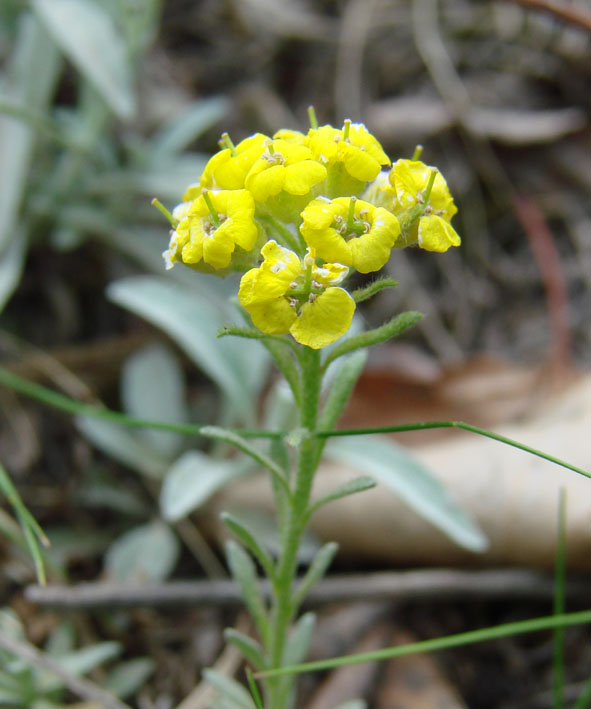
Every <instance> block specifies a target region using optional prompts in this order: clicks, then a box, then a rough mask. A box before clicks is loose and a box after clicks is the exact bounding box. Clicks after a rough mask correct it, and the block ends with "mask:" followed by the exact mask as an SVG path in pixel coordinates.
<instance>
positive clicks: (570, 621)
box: [255, 610, 591, 678]
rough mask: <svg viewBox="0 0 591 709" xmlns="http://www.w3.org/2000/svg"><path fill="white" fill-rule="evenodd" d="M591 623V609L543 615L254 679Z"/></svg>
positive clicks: (276, 671)
mask: <svg viewBox="0 0 591 709" xmlns="http://www.w3.org/2000/svg"><path fill="white" fill-rule="evenodd" d="M587 623H591V610H586V611H579V612H577V613H565V614H562V615H551V616H544V617H542V618H531V619H530V620H520V621H516V622H513V623H503V624H502V625H493V626H491V627H489V628H482V629H481V630H470V631H468V632H466V633H458V634H456V635H448V636H447V637H445V638H434V639H432V640H421V641H419V642H416V643H410V644H409V645H400V646H397V647H388V648H384V649H382V650H375V651H373V652H363V653H360V654H356V655H345V656H344V657H335V658H332V659H329V660H319V661H316V662H304V663H301V664H299V665H292V666H291V667H282V668H278V669H274V670H264V671H263V672H257V673H256V674H255V677H257V678H261V677H278V676H280V675H289V674H301V673H303V672H320V671H323V670H332V669H334V668H336V667H346V666H348V665H358V664H359V663H361V662H375V661H381V660H390V659H392V658H394V657H403V656H405V655H415V654H417V653H420V652H434V651H436V650H449V649H450V648H453V647H461V646H464V645H474V644H475V643H482V642H486V641H488V640H498V639H500V638H508V637H512V636H514V635H523V634H525V633H536V632H539V631H542V630H554V629H555V628H565V627H570V626H573V625H583V624H587Z"/></svg>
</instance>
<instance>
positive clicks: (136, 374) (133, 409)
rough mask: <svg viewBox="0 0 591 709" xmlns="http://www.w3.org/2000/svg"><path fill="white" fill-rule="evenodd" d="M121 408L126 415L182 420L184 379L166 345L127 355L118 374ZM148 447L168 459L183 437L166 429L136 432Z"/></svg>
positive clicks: (150, 347)
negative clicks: (119, 376)
mask: <svg viewBox="0 0 591 709" xmlns="http://www.w3.org/2000/svg"><path fill="white" fill-rule="evenodd" d="M121 398H122V403H123V408H124V410H125V411H126V413H128V414H129V415H130V416H136V417H138V418H139V417H144V418H154V419H158V420H160V421H168V422H170V423H177V424H181V423H186V422H187V420H188V418H189V414H188V411H187V406H186V402H185V378H184V375H183V371H182V369H181V367H180V365H179V362H178V360H177V358H176V357H175V356H174V355H173V353H172V352H171V351H170V349H169V348H168V347H164V346H162V345H149V346H148V347H144V348H142V349H140V350H138V351H137V352H135V353H134V354H133V355H131V357H128V358H127V360H126V361H125V364H124V366H123V370H122V373H121ZM138 435H139V436H140V437H141V438H143V439H144V440H146V441H147V442H148V443H149V444H150V446H151V447H153V448H155V449H156V450H157V451H159V452H160V453H161V454H162V455H163V456H165V457H166V458H169V457H170V456H171V455H173V454H174V453H175V451H177V450H178V448H179V446H180V445H181V443H182V441H183V438H182V436H179V435H178V434H175V433H172V432H169V431H150V430H146V431H139V432H138Z"/></svg>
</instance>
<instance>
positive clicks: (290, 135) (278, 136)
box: [273, 128, 306, 145]
mask: <svg viewBox="0 0 591 709" xmlns="http://www.w3.org/2000/svg"><path fill="white" fill-rule="evenodd" d="M273 140H286V141H287V142H288V143H298V145H305V144H306V135H305V133H300V131H299V130H290V129H289V128H281V130H278V131H277V132H276V133H273Z"/></svg>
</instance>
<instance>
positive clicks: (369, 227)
mask: <svg viewBox="0 0 591 709" xmlns="http://www.w3.org/2000/svg"><path fill="white" fill-rule="evenodd" d="M302 219H303V223H302V226H301V228H300V231H301V233H302V236H303V237H304V239H305V241H306V243H307V244H308V246H311V247H312V248H314V249H315V250H316V253H317V254H318V256H320V258H322V259H325V260H330V261H336V262H338V263H342V264H345V265H346V266H353V267H354V268H356V269H357V270H358V271H360V272H361V273H370V272H371V271H378V270H379V269H380V268H381V267H382V266H383V265H384V264H385V263H386V262H387V261H388V259H389V258H390V251H391V249H392V247H393V246H394V244H395V242H396V239H397V238H398V236H399V234H400V224H399V223H398V219H397V218H396V217H395V216H394V215H393V214H392V213H391V212H389V211H388V210H386V209H384V208H383V207H376V206H374V205H373V204H370V203H369V202H364V201H363V200H360V199H355V198H354V197H338V198H337V199H333V200H330V201H329V200H327V199H325V198H322V197H321V198H319V199H315V200H314V201H312V202H310V204H309V205H308V206H307V207H306V209H304V211H303V212H302Z"/></svg>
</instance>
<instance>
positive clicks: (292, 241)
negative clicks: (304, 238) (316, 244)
mask: <svg viewBox="0 0 591 709" xmlns="http://www.w3.org/2000/svg"><path fill="white" fill-rule="evenodd" d="M261 220H262V221H263V222H265V223H266V224H267V225H268V226H269V227H271V229H272V230H273V231H274V232H275V234H276V236H277V237H279V241H280V242H281V243H282V244H283V246H287V248H288V249H291V250H292V251H295V252H296V254H301V253H302V244H301V243H300V240H299V239H298V237H297V236H294V235H293V234H292V233H291V231H290V230H289V229H288V228H287V227H286V226H285V224H283V222H280V221H279V219H276V218H275V217H274V216H272V215H271V214H268V213H267V214H263V215H261Z"/></svg>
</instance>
